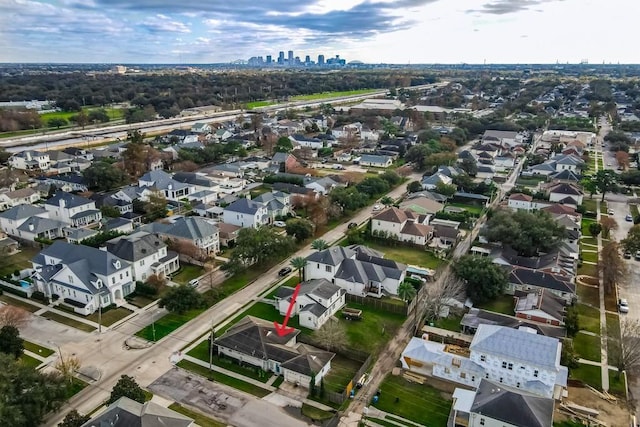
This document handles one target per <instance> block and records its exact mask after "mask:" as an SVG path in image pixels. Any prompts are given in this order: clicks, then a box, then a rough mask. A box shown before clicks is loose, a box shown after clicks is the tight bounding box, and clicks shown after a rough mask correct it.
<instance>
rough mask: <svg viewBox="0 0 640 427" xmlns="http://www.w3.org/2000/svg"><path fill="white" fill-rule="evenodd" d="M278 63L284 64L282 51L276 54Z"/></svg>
mask: <svg viewBox="0 0 640 427" xmlns="http://www.w3.org/2000/svg"><path fill="white" fill-rule="evenodd" d="M278 64H284V52H283V51H280V53H279V54H278Z"/></svg>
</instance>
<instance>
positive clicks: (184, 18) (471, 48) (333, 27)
mask: <svg viewBox="0 0 640 427" xmlns="http://www.w3.org/2000/svg"><path fill="white" fill-rule="evenodd" d="M630 12H631V11H630V4H629V2H628V1H626V0H611V1H608V2H606V3H605V1H604V0H459V1H456V2H450V1H446V0H380V1H373V0H368V1H367V0H365V1H363V0H344V1H340V2H337V1H335V0H320V1H317V2H307V3H305V4H301V3H300V2H297V1H293V0H280V1H269V0H267V1H264V2H259V3H255V2H249V1H246V0H238V1H236V2H234V3H233V4H228V3H220V4H216V3H215V2H209V1H204V0H188V1H186V2H182V3H176V2H173V1H171V0H136V1H135V2H130V1H125V0H87V1H78V0H5V1H3V2H1V3H0V25H1V29H0V52H2V53H0V62H58V63H60V62H70V63H73V62H78V63H176V64H180V63H184V64H187V63H192V64H197V63H202V64H207V63H225V62H232V61H235V60H238V59H247V58H250V57H253V56H257V55H261V54H262V53H261V52H278V51H280V50H283V49H282V48H281V47H282V46H286V47H287V49H286V50H294V51H304V52H305V55H310V57H311V58H317V57H318V55H320V54H324V53H326V52H334V51H335V52H340V54H341V57H342V58H348V60H349V61H352V60H357V61H362V62H365V63H396V64H406V63H424V64H432V63H451V64H455V63H470V64H480V63H485V62H486V63H512V64H522V63H555V62H560V63H565V62H570V63H578V62H581V61H583V60H588V61H589V62H590V63H602V62H606V63H618V62H619V63H639V62H640V55H639V54H638V53H637V50H634V49H631V48H629V47H627V46H628V44H627V43H624V40H633V37H634V34H633V32H632V31H633V28H634V22H633V19H634V14H632V13H630ZM301 59H303V58H301Z"/></svg>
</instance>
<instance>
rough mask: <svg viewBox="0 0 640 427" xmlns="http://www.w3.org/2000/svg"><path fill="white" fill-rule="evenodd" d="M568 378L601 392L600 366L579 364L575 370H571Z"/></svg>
mask: <svg viewBox="0 0 640 427" xmlns="http://www.w3.org/2000/svg"><path fill="white" fill-rule="evenodd" d="M569 378H572V379H574V380H580V381H582V382H583V383H585V384H589V385H590V386H591V387H593V388H597V389H598V390H602V369H601V368H600V366H594V365H585V364H582V363H580V364H579V366H578V367H577V368H573V369H571V371H570V372H569Z"/></svg>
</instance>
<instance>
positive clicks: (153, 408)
mask: <svg viewBox="0 0 640 427" xmlns="http://www.w3.org/2000/svg"><path fill="white" fill-rule="evenodd" d="M192 423H193V420H192V419H191V418H189V417H187V416H184V415H182V414H179V413H178V412H175V411H172V410H171V409H169V408H165V407H163V406H160V405H158V404H156V403H153V402H146V403H138V402H136V401H135V400H132V399H129V398H128V397H121V398H120V399H118V400H116V401H115V402H114V403H112V404H111V405H110V406H109V407H108V408H107V409H106V410H105V411H104V412H102V413H101V414H100V415H98V416H97V417H95V418H93V419H91V420H89V421H87V422H86V423H85V424H83V425H82V427H103V426H109V427H166V426H171V427H188V426H190V425H191V424H192Z"/></svg>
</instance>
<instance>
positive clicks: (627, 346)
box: [608, 319, 640, 374]
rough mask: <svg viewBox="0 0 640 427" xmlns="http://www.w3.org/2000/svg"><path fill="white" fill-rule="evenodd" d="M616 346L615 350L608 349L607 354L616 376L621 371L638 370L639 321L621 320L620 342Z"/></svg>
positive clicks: (639, 348)
mask: <svg viewBox="0 0 640 427" xmlns="http://www.w3.org/2000/svg"><path fill="white" fill-rule="evenodd" d="M610 336H611V335H610ZM611 341H614V340H610V342H611ZM614 342H615V341H614ZM616 344H618V345H616V347H615V348H609V349H608V352H609V358H610V359H611V361H612V364H614V365H615V366H617V368H618V374H620V373H621V372H622V371H632V370H636V369H638V368H639V367H640V320H638V319H622V320H621V321H620V342H618V343H616Z"/></svg>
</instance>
